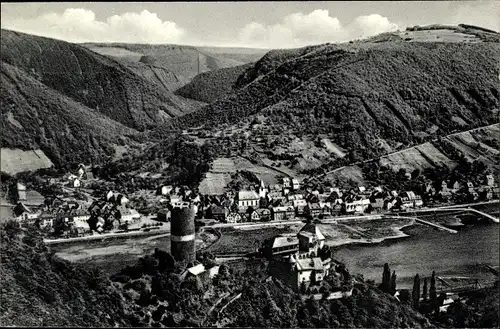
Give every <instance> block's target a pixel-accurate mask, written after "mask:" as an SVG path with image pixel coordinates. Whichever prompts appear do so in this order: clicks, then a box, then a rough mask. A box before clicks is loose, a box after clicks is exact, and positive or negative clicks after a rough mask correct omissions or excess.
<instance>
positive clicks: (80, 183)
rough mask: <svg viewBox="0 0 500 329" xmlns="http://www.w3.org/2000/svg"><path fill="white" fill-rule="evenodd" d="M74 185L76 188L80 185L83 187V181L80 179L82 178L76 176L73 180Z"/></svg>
mask: <svg viewBox="0 0 500 329" xmlns="http://www.w3.org/2000/svg"><path fill="white" fill-rule="evenodd" d="M72 186H73V187H74V188H79V187H81V186H82V182H81V181H80V179H78V178H75V179H74V180H73V182H72Z"/></svg>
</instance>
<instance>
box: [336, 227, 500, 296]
mask: <svg viewBox="0 0 500 329" xmlns="http://www.w3.org/2000/svg"><path fill="white" fill-rule="evenodd" d="M403 231H404V232H405V233H406V234H409V235H410V236H409V237H406V238H401V239H397V240H387V241H384V242H382V243H379V244H376V245H345V246H339V247H337V248H335V251H334V257H335V259H337V260H340V261H342V262H344V263H345V264H346V265H347V267H348V268H349V270H350V271H351V273H360V274H362V275H363V276H364V278H365V279H372V280H375V281H376V282H377V283H380V282H381V280H382V271H383V266H384V263H388V264H389V266H390V268H391V271H392V270H395V271H396V275H397V284H398V288H410V289H411V286H412V284H413V277H414V276H415V274H417V273H418V274H419V275H420V276H421V277H422V276H430V275H431V273H432V271H433V270H434V271H436V274H437V275H438V276H439V275H442V276H453V275H456V276H469V277H474V278H475V277H478V278H479V279H481V280H482V279H486V280H491V279H493V278H494V277H493V275H492V274H491V273H490V272H488V271H487V270H485V269H484V268H478V267H477V266H476V265H477V264H478V263H486V264H489V265H492V266H498V264H499V259H498V257H499V251H498V248H499V226H498V224H484V225H470V226H466V227H464V228H461V229H460V230H459V232H458V233H457V234H450V233H447V232H444V231H438V230H436V229H433V228H430V227H427V226H423V225H415V226H411V227H408V228H406V229H404V230H403Z"/></svg>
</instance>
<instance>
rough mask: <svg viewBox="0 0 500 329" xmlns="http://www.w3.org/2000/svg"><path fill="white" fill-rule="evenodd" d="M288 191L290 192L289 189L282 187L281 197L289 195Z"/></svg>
mask: <svg viewBox="0 0 500 329" xmlns="http://www.w3.org/2000/svg"><path fill="white" fill-rule="evenodd" d="M290 191H291V188H290V187H284V186H283V191H282V193H283V195H285V196H286V195H288V194H290Z"/></svg>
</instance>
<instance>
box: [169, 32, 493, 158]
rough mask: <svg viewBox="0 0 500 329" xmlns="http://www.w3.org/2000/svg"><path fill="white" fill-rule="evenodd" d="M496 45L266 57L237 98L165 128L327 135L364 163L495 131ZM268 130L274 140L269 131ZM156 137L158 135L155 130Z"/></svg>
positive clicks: (373, 46) (340, 48)
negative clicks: (428, 143)
mask: <svg viewBox="0 0 500 329" xmlns="http://www.w3.org/2000/svg"><path fill="white" fill-rule="evenodd" d="M499 60H500V43H498V42H475V43H460V42H407V41H405V40H403V39H402V38H400V37H397V38H396V41H394V40H393V39H391V38H387V37H385V38H383V39H380V40H375V41H363V42H361V41H360V42H354V43H352V44H351V43H349V44H342V45H330V44H327V45H322V46H316V47H309V48H304V49H295V50H290V51H287V50H282V51H275V52H271V53H269V54H267V55H266V56H264V57H263V58H262V59H261V60H260V61H259V62H257V63H256V64H255V66H254V68H252V69H249V70H247V71H246V72H245V74H244V75H242V76H240V78H239V80H238V81H237V83H236V85H237V86H238V87H240V89H239V90H238V91H237V92H235V93H234V94H231V95H229V96H228V97H226V98H224V99H222V100H219V101H216V102H215V103H213V104H211V105H210V106H208V107H205V108H203V109H202V110H201V111H197V112H195V113H191V114H188V115H186V116H183V117H181V118H177V119H175V120H173V121H171V122H169V123H168V126H169V127H171V128H172V127H177V128H185V127H190V126H191V127H193V126H199V125H205V127H207V128H212V127H214V126H217V125H220V124H229V125H231V124H235V123H237V122H241V121H242V120H247V118H249V117H250V116H252V115H254V114H259V115H260V117H263V118H264V123H265V126H267V127H276V129H277V130H278V131H280V132H286V133H287V134H311V135H313V136H314V135H317V134H329V135H331V136H333V137H334V138H335V141H336V143H337V145H339V146H340V147H342V148H343V149H345V150H348V151H355V152H356V153H358V155H360V156H361V157H364V158H368V157H371V156H377V155H381V154H384V153H386V149H385V148H383V147H381V144H387V145H389V147H395V148H397V147H404V146H409V145H412V144H416V143H419V142H422V141H425V140H426V139H429V138H434V137H436V136H439V135H445V134H448V133H451V132H453V131H460V130H466V129H470V128H474V127H478V126H483V125H488V124H492V123H495V122H496V121H497V120H498V107H499V98H500V97H499V93H500V92H499V87H498V76H499ZM276 129H275V130H276ZM163 130H165V129H163Z"/></svg>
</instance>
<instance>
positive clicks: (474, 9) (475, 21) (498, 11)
mask: <svg viewBox="0 0 500 329" xmlns="http://www.w3.org/2000/svg"><path fill="white" fill-rule="evenodd" d="M498 17H500V3H499V2H498V1H467V2H466V1H464V2H461V3H460V6H458V7H457V8H455V9H454V10H452V11H451V15H450V16H449V17H448V18H447V19H446V23H448V24H461V23H463V24H471V25H477V26H481V27H485V28H488V29H492V30H494V31H497V32H500V19H498Z"/></svg>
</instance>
